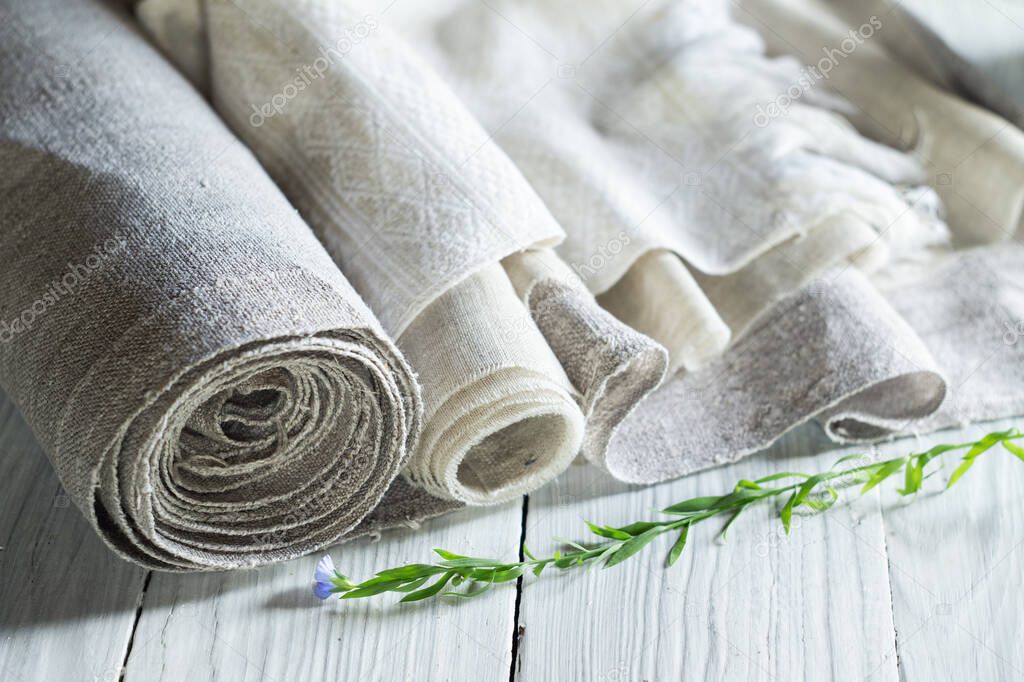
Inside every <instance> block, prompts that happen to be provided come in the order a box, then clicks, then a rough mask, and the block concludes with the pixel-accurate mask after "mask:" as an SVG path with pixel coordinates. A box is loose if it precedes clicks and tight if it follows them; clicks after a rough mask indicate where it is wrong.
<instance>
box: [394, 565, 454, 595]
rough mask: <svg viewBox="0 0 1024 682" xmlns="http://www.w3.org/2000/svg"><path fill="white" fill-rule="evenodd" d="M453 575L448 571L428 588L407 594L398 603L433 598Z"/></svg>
mask: <svg viewBox="0 0 1024 682" xmlns="http://www.w3.org/2000/svg"><path fill="white" fill-rule="evenodd" d="M453 575H455V573H454V572H453V571H448V572H447V573H445V574H444V575H442V576H441V577H440V578H438V579H437V580H435V581H434V582H433V584H431V585H430V587H424V588H423V589H422V590H418V591H416V592H413V593H411V594H407V595H405V596H404V597H402V598H401V599H400V600H399V601H401V602H411V601H420V600H422V599H426V598H428V597H433V596H434V595H435V594H437V593H438V592H440V591H441V590H442V589H444V586H445V585H447V584H448V581H449V580H451V579H452V576H453Z"/></svg>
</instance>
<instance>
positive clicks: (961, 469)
mask: <svg viewBox="0 0 1024 682" xmlns="http://www.w3.org/2000/svg"><path fill="white" fill-rule="evenodd" d="M972 466H974V458H973V457H972V458H971V459H967V458H966V457H964V460H963V461H962V462H960V466H958V467H957V468H956V469H954V470H953V474H952V475H951V476H950V477H949V482H947V483H946V489H947V490H948V489H949V488H952V487H953V484H954V483H956V482H957V481H959V480H960V479H961V478H962V477H963V475H964V474H966V473H967V470H968V469H970V468H971V467H972Z"/></svg>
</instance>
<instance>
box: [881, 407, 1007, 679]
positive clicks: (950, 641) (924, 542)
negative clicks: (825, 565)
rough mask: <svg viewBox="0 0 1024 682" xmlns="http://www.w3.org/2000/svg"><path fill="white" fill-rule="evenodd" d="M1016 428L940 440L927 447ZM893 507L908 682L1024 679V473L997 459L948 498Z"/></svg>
mask: <svg viewBox="0 0 1024 682" xmlns="http://www.w3.org/2000/svg"><path fill="white" fill-rule="evenodd" d="M1015 423H1016V424H1018V425H1019V424H1020V423H1021V421H1020V420H1019V419H1018V420H1015V421H1014V420H1008V421H1001V422H995V423H990V424H982V425H976V426H972V427H970V428H968V429H966V430H963V431H959V432H943V433H938V434H931V435H929V436H927V437H925V438H922V439H921V445H922V446H924V447H930V446H931V445H934V444H936V443H948V442H958V441H961V440H963V441H966V440H973V439H976V438H978V437H980V436H982V435H984V434H985V433H988V432H989V431H993V430H997V429H1003V428H1007V427H1009V426H1013V425H1014V424H1015ZM894 445H896V444H894ZM892 448H893V446H892V445H888V446H886V448H885V450H888V451H891V450H892ZM955 466H956V462H955V461H954V460H950V461H949V462H947V463H946V467H945V470H944V471H943V472H942V473H941V474H940V476H939V478H938V479H937V480H935V481H933V482H932V485H931V486H930V488H931V489H932V490H935V489H941V487H942V485H943V483H944V482H945V480H946V478H947V477H948V475H949V473H950V472H951V471H952V470H953V469H954V468H955ZM893 497H894V496H891V495H887V496H886V497H885V512H884V516H885V531H886V533H885V537H886V546H887V548H888V556H889V566H890V580H891V582H892V587H893V613H894V619H895V623H896V634H897V640H896V641H897V648H898V651H899V658H900V666H901V671H902V673H903V679H905V680H909V681H910V682H916V681H918V680H920V681H922V682H924V681H926V680H927V681H931V680H961V679H970V680H1010V679H1014V680H1020V679H1024V650H1022V649H1021V646H1020V643H1021V641H1024V619H1022V618H1021V605H1022V602H1021V598H1020V583H1021V575H1024V504H1022V502H1024V463H1021V462H1020V460H1018V459H1016V458H1014V457H1013V456H1011V455H1010V454H1009V453H1006V452H1003V451H1001V449H1000V450H999V451H996V450H993V451H990V452H988V453H986V454H985V455H983V456H982V459H980V460H978V462H977V463H976V464H975V465H974V467H973V468H972V469H971V471H970V472H968V474H967V475H966V476H965V477H964V478H962V479H960V481H959V482H958V483H957V484H956V486H955V487H954V488H953V489H951V490H949V491H948V492H945V493H942V494H935V493H933V494H922V495H919V496H918V499H916V500H914V501H913V503H912V504H907V503H905V502H903V503H901V502H900V501H898V500H895V499H893Z"/></svg>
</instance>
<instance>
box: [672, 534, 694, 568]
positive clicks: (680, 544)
mask: <svg viewBox="0 0 1024 682" xmlns="http://www.w3.org/2000/svg"><path fill="white" fill-rule="evenodd" d="M689 533H690V525H689V524H687V525H685V526H683V530H681V531H680V532H679V537H678V538H676V541H675V544H673V545H672V549H670V550H669V552H668V562H667V563H668V565H669V566H672V565H673V564H675V563H676V561H678V560H679V555H680V554H682V553H683V548H684V547H686V536H687V535H689Z"/></svg>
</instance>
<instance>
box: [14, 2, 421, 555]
mask: <svg viewBox="0 0 1024 682" xmlns="http://www.w3.org/2000/svg"><path fill="white" fill-rule="evenodd" d="M0 169H2V172H0V249H2V252H3V253H4V257H5V259H6V261H5V267H4V268H3V269H0V384H2V386H3V388H4V390H5V391H6V392H7V393H8V395H10V396H11V397H12V399H13V400H14V401H15V402H16V403H17V405H18V407H19V408H20V409H21V411H22V413H23V414H24V415H25V418H26V419H27V421H28V422H29V424H30V425H31V426H32V428H33V430H34V431H35V433H36V436H37V437H38V439H39V441H40V443H41V444H42V445H43V447H44V448H45V450H46V451H47V453H48V454H49V456H50V458H51V460H52V462H53V464H54V467H55V468H56V470H57V473H58V474H59V476H60V479H61V482H62V483H63V485H64V487H65V488H66V490H67V492H68V494H69V495H70V496H71V498H72V499H74V500H75V502H76V503H77V505H78V506H79V507H80V508H81V509H82V511H83V512H84V514H85V515H86V516H87V517H88V519H89V521H90V522H91V523H92V524H93V526H94V527H95V528H96V529H97V531H98V532H99V533H100V535H101V536H102V537H103V538H104V540H106V542H107V543H108V544H109V545H110V546H111V547H112V548H113V549H114V550H115V551H117V552H118V553H120V554H121V555H122V556H124V557H126V558H128V559H131V560H133V561H136V562H138V563H140V564H143V565H146V566H149V567H153V568H159V569H166V570H202V569H220V568H232V567H242V566H253V565H257V564H262V563H266V562H269V561H276V560H282V559H286V558H289V557H293V556H297V555H300V554H303V553H306V552H310V551H314V550H316V549H319V548H321V547H324V546H326V545H329V544H331V543H333V542H335V541H337V540H338V538H340V537H341V536H343V535H344V534H346V533H347V532H348V531H350V530H352V529H353V528H354V527H356V526H357V524H359V522H360V521H361V520H363V519H364V518H365V517H367V515H368V514H370V512H372V511H373V510H374V508H375V507H376V506H377V505H378V503H379V502H380V500H381V498H382V497H383V496H384V494H385V492H386V491H387V490H388V488H389V486H390V485H391V483H392V482H393V480H394V479H395V477H396V476H397V474H398V472H399V470H400V468H401V467H402V465H403V464H404V462H405V460H406V458H407V454H408V448H409V446H410V444H411V442H412V441H413V439H414V438H415V437H416V435H417V432H418V429H419V421H420V412H421V408H420V403H419V395H418V391H417V388H416V385H415V383H414V380H413V377H412V374H411V371H410V370H409V368H408V366H407V365H406V364H405V362H404V360H403V359H402V358H401V356H400V354H399V353H398V351H397V349H396V348H395V347H394V345H393V344H392V343H391V342H390V341H389V340H388V339H387V337H386V336H385V334H384V333H383V331H382V330H381V329H380V327H379V324H378V323H377V321H376V320H375V318H374V317H373V315H372V314H371V313H370V311H369V310H368V309H367V308H366V306H365V305H364V304H363V302H362V301H361V300H360V299H359V297H358V296H357V295H356V293H355V292H354V291H353V289H352V288H351V287H350V286H349V284H348V282H347V281H346V280H345V278H344V277H343V276H342V274H341V273H340V272H339V271H338V269H337V267H336V266H335V265H334V263H333V262H332V260H331V259H330V257H329V256H328V255H327V253H326V252H325V251H324V250H323V248H322V247H321V246H320V244H319V243H318V242H317V240H316V239H315V238H314V236H313V234H312V233H311V232H310V230H309V228H308V227H307V226H306V225H305V223H303V221H302V220H301V219H300V218H299V217H298V215H297V214H296V213H295V211H294V210H293V209H292V208H291V207H290V205H289V204H288V203H287V201H286V200H285V199H284V197H283V196H282V195H281V194H280V192H279V191H278V190H277V188H276V187H275V186H274V184H273V183H272V182H271V181H270V179H269V178H268V177H267V176H266V175H265V173H264V172H263V171H262V169H261V168H260V166H259V165H258V164H257V163H256V161H255V159H254V158H253V157H252V156H251V154H250V153H249V152H248V151H247V150H246V149H245V147H244V146H243V145H241V144H240V143H239V142H238V141H237V140H236V139H235V138H234V137H233V136H232V135H231V133H230V132H229V131H228V130H227V129H226V128H225V127H224V125H223V124H222V123H221V122H220V121H219V119H218V118H217V117H216V115H215V114H214V113H213V112H212V111H211V110H210V109H209V107H208V105H207V104H206V103H205V102H204V101H203V100H202V99H201V98H200V96H199V95H198V94H196V92H195V91H194V90H193V89H192V88H191V87H190V86H189V85H188V84H187V83H186V82H185V81H184V79H183V78H182V77H181V76H180V75H178V73H177V72H176V71H175V69H174V68H173V67H171V66H170V65H169V64H167V63H166V62H165V61H164V60H163V59H162V58H161V57H160V56H159V55H158V54H157V53H156V52H154V51H153V49H152V48H151V47H149V45H148V44H147V43H146V42H145V40H143V39H142V38H141V37H140V36H139V35H138V34H137V32H136V30H135V28H134V27H133V26H132V23H131V21H130V20H129V19H128V18H127V17H121V16H119V14H118V13H117V12H116V11H114V10H111V9H109V8H106V7H104V6H102V5H100V4H99V3H96V2H70V1H65V0H43V1H40V0H25V1H19V0H4V1H3V3H2V4H0ZM404 489H405V488H402V487H401V486H399V490H400V491H401V490H404Z"/></svg>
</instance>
